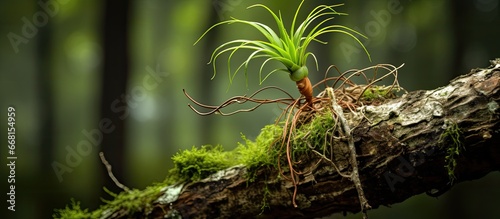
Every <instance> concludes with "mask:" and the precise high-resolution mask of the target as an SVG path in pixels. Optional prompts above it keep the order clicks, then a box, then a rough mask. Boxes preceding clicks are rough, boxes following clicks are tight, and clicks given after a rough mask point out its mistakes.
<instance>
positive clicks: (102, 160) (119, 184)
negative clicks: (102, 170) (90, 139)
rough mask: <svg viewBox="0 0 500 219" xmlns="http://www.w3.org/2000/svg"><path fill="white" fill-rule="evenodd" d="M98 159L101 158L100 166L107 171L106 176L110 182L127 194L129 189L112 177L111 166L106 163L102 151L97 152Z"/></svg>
mask: <svg viewBox="0 0 500 219" xmlns="http://www.w3.org/2000/svg"><path fill="white" fill-rule="evenodd" d="M99 157H101V162H102V164H104V166H106V169H107V170H108V175H109V177H110V178H111V180H113V182H114V183H115V184H116V186H118V187H119V188H121V189H123V190H124V191H125V192H129V191H130V189H129V188H128V187H127V186H125V185H123V184H121V183H120V182H119V181H118V179H116V177H115V175H113V171H111V164H109V163H108V161H107V160H106V158H105V157H104V153H103V152H102V151H101V152H99Z"/></svg>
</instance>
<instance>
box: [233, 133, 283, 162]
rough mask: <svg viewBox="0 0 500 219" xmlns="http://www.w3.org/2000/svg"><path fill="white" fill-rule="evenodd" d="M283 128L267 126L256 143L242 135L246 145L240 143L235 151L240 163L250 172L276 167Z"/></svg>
mask: <svg viewBox="0 0 500 219" xmlns="http://www.w3.org/2000/svg"><path fill="white" fill-rule="evenodd" d="M282 131H283V128H282V127H281V126H278V125H267V126H265V127H264V128H262V130H261V132H260V134H259V135H258V136H257V138H256V139H255V141H251V140H249V139H247V138H246V137H245V136H244V135H241V137H242V139H243V140H244V142H245V143H244V144H242V143H238V147H237V148H236V150H235V153H236V156H237V157H238V162H239V163H240V164H243V165H245V166H246V167H247V169H248V170H249V172H252V171H254V170H257V169H259V168H261V167H265V166H276V165H277V162H276V160H277V157H278V150H276V147H274V145H276V143H277V142H278V140H279V138H280V137H281V135H282Z"/></svg>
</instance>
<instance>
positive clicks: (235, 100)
mask: <svg viewBox="0 0 500 219" xmlns="http://www.w3.org/2000/svg"><path fill="white" fill-rule="evenodd" d="M266 90H275V91H280V92H282V93H284V94H286V95H287V96H288V98H278V99H272V100H269V99H258V98H254V97H255V96H256V95H258V94H260V93H261V92H263V91H266ZM182 91H183V92H184V95H186V97H187V98H188V99H189V100H191V101H192V102H193V103H194V104H195V105H197V106H199V107H201V108H205V109H208V110H210V111H208V112H200V111H198V110H196V109H195V108H194V107H193V106H192V105H191V104H188V106H189V108H191V109H192V110H193V111H194V112H195V113H196V114H198V115H200V116H208V115H212V114H220V115H223V116H230V115H233V114H236V113H240V112H250V111H254V110H255V109H257V108H259V107H260V106H262V105H263V104H268V103H281V104H285V105H290V103H293V102H294V101H295V99H294V98H293V97H292V95H290V94H289V93H288V92H286V91H285V90H283V89H281V88H279V87H276V86H268V87H264V88H261V89H259V90H257V91H255V92H254V93H253V94H252V95H250V96H246V95H244V96H234V97H231V98H229V99H227V100H226V101H224V102H223V103H221V104H219V105H217V106H212V105H206V104H202V103H200V102H198V101H196V100H195V99H194V98H192V97H191V96H189V94H188V93H187V92H186V90H184V89H182ZM247 102H251V103H256V104H257V105H255V106H253V107H250V108H247V109H239V110H235V111H232V112H229V113H225V112H222V109H224V108H225V107H227V106H230V105H232V104H244V103H247Z"/></svg>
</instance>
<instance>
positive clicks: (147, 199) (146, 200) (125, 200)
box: [52, 184, 165, 219]
mask: <svg viewBox="0 0 500 219" xmlns="http://www.w3.org/2000/svg"><path fill="white" fill-rule="evenodd" d="M164 186H165V185H164V184H156V185H153V186H149V187H147V188H146V189H144V190H138V189H132V190H129V191H123V192H121V193H119V194H115V193H112V192H111V191H109V190H107V189H106V188H104V190H105V191H106V192H107V193H108V194H110V195H111V196H113V200H111V201H108V200H102V201H103V202H104V203H105V205H101V206H100V207H99V208H98V209H97V210H95V211H92V212H90V211H89V210H88V209H81V207H80V203H79V202H75V201H74V200H72V201H71V206H66V208H64V209H56V210H55V213H54V214H53V215H52V217H53V218H60V219H73V218H102V217H104V218H107V217H108V216H110V215H113V214H118V215H133V214H134V213H138V212H148V211H150V210H151V208H152V206H151V203H153V201H154V200H156V199H157V198H158V197H159V196H160V192H161V189H162V188H163V187H164Z"/></svg>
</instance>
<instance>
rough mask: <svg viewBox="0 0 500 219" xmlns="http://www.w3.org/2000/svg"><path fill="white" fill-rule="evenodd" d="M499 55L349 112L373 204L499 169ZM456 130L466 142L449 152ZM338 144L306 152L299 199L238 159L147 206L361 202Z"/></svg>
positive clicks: (323, 210)
mask: <svg viewBox="0 0 500 219" xmlns="http://www.w3.org/2000/svg"><path fill="white" fill-rule="evenodd" d="M492 63H493V66H491V67H489V68H488V69H476V70H472V72H471V73H469V74H467V75H464V76H460V77H458V78H456V79H454V80H452V81H451V83H450V84H449V85H447V86H445V87H441V88H438V89H435V90H430V91H415V92H410V93H408V94H405V95H403V96H402V97H400V98H397V99H393V100H390V101H389V102H386V103H384V104H382V105H379V106H364V107H361V108H359V109H358V112H363V113H364V115H365V117H364V118H363V119H362V120H359V121H357V122H352V121H350V122H351V128H352V136H353V140H354V144H355V147H356V150H357V154H358V156H357V160H358V166H359V175H360V181H361V185H362V187H363V190H364V192H365V196H366V199H367V200H368V202H369V204H370V205H371V206H372V207H373V208H377V207H379V206H380V205H391V204H394V203H398V202H402V201H404V200H406V199H408V198H410V197H411V196H414V195H417V194H421V193H424V192H427V193H428V194H429V195H433V196H436V195H440V194H442V193H443V192H446V191H447V190H448V189H449V188H450V187H451V186H452V185H453V184H451V181H450V176H451V177H453V176H454V177H456V179H454V181H453V183H459V182H462V181H467V180H473V179H478V178H481V177H483V176H484V175H486V174H487V173H489V172H492V171H498V170H500V147H499V145H500V123H499V117H500V110H499V109H498V108H499V99H500V82H499V81H500V60H499V59H497V60H496V61H492ZM348 114H349V113H346V117H347V118H351V117H349V115H348ZM352 124H357V126H353V125H352ZM450 127H457V128H458V129H456V130H455V131H456V133H455V134H457V135H456V136H458V134H460V135H459V137H458V138H457V139H454V140H455V141H452V139H450V138H447V137H446V135H447V134H446V133H447V132H450V130H451V129H450ZM457 130H458V131H457ZM457 140H458V141H459V143H460V145H461V147H463V149H462V150H460V151H459V153H457V154H450V153H451V152H450V149H454V147H456V144H457ZM332 144H333V145H331V146H332V148H333V150H334V152H333V154H334V156H333V158H332V160H329V159H328V158H326V157H324V156H322V155H321V154H320V153H313V154H315V155H316V156H317V157H316V158H317V159H314V160H310V161H304V162H305V164H304V165H305V166H308V167H310V170H311V171H310V173H309V174H304V175H302V176H301V178H300V180H299V185H298V194H297V197H296V202H297V205H298V207H297V208H294V207H293V205H292V193H293V187H294V185H293V184H292V183H291V182H290V180H286V179H284V178H283V177H279V175H280V174H279V173H278V172H276V170H270V169H262V170H259V171H257V173H256V178H255V181H254V182H251V183H250V182H247V177H246V174H247V170H246V168H245V167H243V166H235V167H232V168H229V169H226V170H223V171H219V172H217V173H216V174H213V175H211V176H210V177H208V178H206V179H203V180H201V181H197V182H191V183H188V184H177V185H173V186H169V187H166V188H165V189H164V190H163V194H162V196H161V197H160V198H158V199H157V200H156V201H155V202H154V203H152V205H153V210H152V211H151V212H147V213H144V214H145V215H147V217H148V218H164V217H166V218H178V217H182V218H254V217H256V216H258V215H260V216H262V217H263V218H315V217H322V216H327V215H330V214H333V213H337V212H359V211H360V206H361V205H360V202H359V198H358V193H357V191H356V187H355V185H354V184H353V182H351V181H350V180H348V179H347V178H345V177H343V176H342V175H339V174H341V173H340V172H348V171H349V168H350V165H349V160H348V159H349V151H348V149H347V148H348V146H347V144H346V143H345V142H344V143H343V142H338V141H335V142H334V143H332ZM455 149H456V148H455ZM457 150H459V149H457ZM452 152H453V151H452ZM447 156H448V158H446V157H447ZM452 161H455V162H456V166H453V165H452V164H453V163H452ZM318 162H319V163H318ZM448 162H451V165H448V166H447V164H449V163H448ZM301 165H302V164H301ZM445 166H447V167H445ZM452 167H453V168H454V170H453V168H452ZM273 171H274V172H273ZM339 171H340V172H339Z"/></svg>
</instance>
